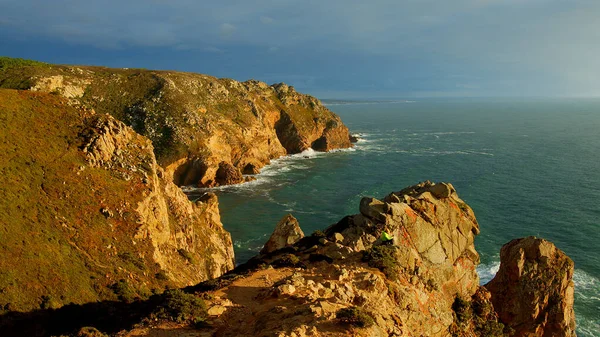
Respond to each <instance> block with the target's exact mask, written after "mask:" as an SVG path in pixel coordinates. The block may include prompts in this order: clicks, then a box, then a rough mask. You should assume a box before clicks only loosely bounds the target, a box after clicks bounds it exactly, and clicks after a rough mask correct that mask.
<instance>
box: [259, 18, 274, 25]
mask: <svg viewBox="0 0 600 337" xmlns="http://www.w3.org/2000/svg"><path fill="white" fill-rule="evenodd" d="M260 22H261V23H264V24H265V25H269V24H272V23H273V22H275V19H273V18H271V17H268V16H261V17H260Z"/></svg>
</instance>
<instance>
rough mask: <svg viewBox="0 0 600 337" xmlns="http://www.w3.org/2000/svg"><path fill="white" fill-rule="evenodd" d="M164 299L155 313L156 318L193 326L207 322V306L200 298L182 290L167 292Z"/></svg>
mask: <svg viewBox="0 0 600 337" xmlns="http://www.w3.org/2000/svg"><path fill="white" fill-rule="evenodd" d="M162 297H163V299H162V301H161V303H160V304H159V305H158V306H157V308H156V310H155V311H154V316H155V317H156V318H160V319H169V320H174V321H176V322H180V323H182V322H191V323H193V324H200V323H201V322H204V321H205V320H206V317H207V312H206V304H205V303H204V301H203V300H202V299H201V298H200V297H198V296H195V295H193V294H188V293H186V292H184V291H182V290H180V289H173V290H167V291H165V292H164V293H163V295H162Z"/></svg>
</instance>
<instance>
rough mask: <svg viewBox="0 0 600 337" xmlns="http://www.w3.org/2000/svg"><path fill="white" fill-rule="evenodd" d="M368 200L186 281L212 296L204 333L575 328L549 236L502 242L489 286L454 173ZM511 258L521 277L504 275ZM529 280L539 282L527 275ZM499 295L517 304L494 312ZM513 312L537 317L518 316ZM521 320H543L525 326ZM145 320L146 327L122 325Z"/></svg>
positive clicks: (565, 278)
mask: <svg viewBox="0 0 600 337" xmlns="http://www.w3.org/2000/svg"><path fill="white" fill-rule="evenodd" d="M359 209H360V213H359V214H356V215H352V216H348V217H345V218H343V219H342V220H341V221H340V222H338V223H337V224H334V225H332V226H330V227H328V228H327V229H326V230H325V231H323V232H316V233H315V234H313V235H312V236H309V237H304V238H302V239H300V240H299V241H298V242H296V243H295V244H293V245H292V246H287V247H284V246H286V245H285V244H283V243H282V244H280V245H278V247H279V248H280V249H278V250H270V251H263V252H261V255H259V256H257V257H255V258H253V259H251V260H250V261H249V262H248V263H247V264H245V265H242V266H239V267H238V268H236V269H235V270H234V271H232V272H230V273H229V274H227V275H226V276H224V277H222V278H220V279H219V280H214V281H209V282H204V283H202V284H200V285H198V286H196V287H191V288H189V289H188V290H189V291H196V292H199V293H204V294H203V295H202V296H203V297H204V298H208V300H207V306H208V315H209V317H208V322H209V326H208V327H207V328H204V329H203V330H201V331H202V333H204V334H206V335H212V336H481V337H483V336H485V337H494V336H497V337H500V336H525V335H526V336H540V337H541V336H571V333H572V331H573V328H574V325H572V324H571V323H572V321H571V319H572V317H573V316H572V304H573V303H572V280H571V277H572V269H569V268H572V264H570V260H568V259H565V257H564V256H563V255H562V254H561V253H559V251H558V250H557V249H555V248H554V246H552V245H551V244H549V243H548V242H546V241H542V240H537V241H535V240H534V241H532V239H523V240H520V241H515V242H517V243H515V242H512V243H510V244H508V245H507V246H506V247H505V248H503V250H502V251H503V253H502V265H503V267H502V268H501V271H500V273H499V275H498V276H497V279H495V280H494V281H493V282H492V283H490V285H488V286H487V287H488V288H489V289H490V291H488V289H487V288H486V287H482V286H479V278H478V276H477V273H476V272H475V267H476V265H477V264H478V262H479V257H478V254H477V252H476V251H475V249H474V245H473V240H474V237H475V235H477V234H478V233H479V226H478V224H477V221H476V219H475V216H474V214H473V211H472V210H471V208H470V207H469V206H468V205H466V204H465V203H464V202H463V201H462V200H461V199H460V198H459V197H458V195H457V194H456V191H455V190H454V188H453V186H452V185H451V184H447V183H438V184H434V183H431V182H424V183H420V184H418V185H415V186H411V187H408V188H406V189H403V190H401V191H399V192H394V193H391V194H389V195H388V196H386V197H385V198H384V199H383V200H378V199H375V198H363V199H362V200H361V202H360V205H359ZM284 220H286V219H285V218H284ZM282 222H283V221H282ZM279 229H280V225H279V226H278V227H277V229H276V232H278V231H279ZM383 231H385V232H387V233H389V234H392V235H393V243H394V244H393V245H389V244H384V243H383V242H381V239H379V237H380V235H381V233H382V232H383ZM274 236H275V237H285V235H283V236H280V235H274ZM511 256H512V257H511ZM511 261H513V262H514V263H512V262H511ZM519 261H520V262H519ZM525 261H527V262H525ZM265 266H269V267H265ZM546 266H551V267H550V268H547V267H546ZM565 268H566V269H565ZM504 269H506V270H510V273H509V274H506V275H512V276H506V277H509V278H511V279H512V281H511V280H510V279H509V280H507V281H506V282H505V281H504V277H505V276H502V275H505V270H504ZM560 270H563V272H562V274H561V272H560ZM526 275H529V276H526ZM525 280H527V281H528V284H529V287H530V288H523V287H524V286H525V283H522V284H519V282H521V281H523V282H524V281H525ZM539 280H544V281H547V282H548V283H543V282H541V281H539ZM515 282H516V283H517V284H515ZM494 284H498V285H501V286H506V287H508V288H510V289H511V290H510V291H506V290H503V291H502V292H501V294H506V295H507V296H509V297H511V298H510V299H505V298H499V297H498V296H499V295H498V292H497V291H496V290H495V288H494V287H493V286H491V285H494ZM569 285H570V286H571V288H569ZM502 289H505V288H502ZM532 289H534V290H533V293H530V292H528V291H531V290H532ZM550 289H554V290H550ZM569 289H571V290H569ZM548 290H549V291H550V292H548V293H547V292H546V291H548ZM555 290H556V291H555ZM544 294H546V295H547V296H550V297H547V298H544ZM521 295H522V296H523V298H521ZM536 296H537V297H536ZM497 301H505V302H506V303H505V304H506V307H507V308H514V309H512V310H511V309H500V310H499V311H498V312H496V310H495V305H496V304H498V305H501V304H500V303H496V302H497ZM533 303H537V304H538V305H539V306H534V305H530V304H533ZM547 304H549V305H547ZM546 309H549V310H550V311H548V310H546ZM502 310H508V312H509V314H508V317H505V316H506V315H507V314H506V313H505V312H503V311H502ZM550 312H551V313H552V315H554V316H552V315H549V313H550ZM515 317H518V318H519V319H523V320H525V321H528V322H529V324H526V325H523V326H518V325H517V326H515V325H514V322H515V320H514V318H515ZM536 318H538V320H537V321H536ZM542 318H543V319H542ZM565 320H566V321H565ZM503 322H504V323H507V326H505V325H504V324H503ZM535 322H537V323H535ZM565 322H566V324H565ZM538 323H540V324H541V326H542V328H538V327H537V325H536V324H538ZM524 326H527V327H534V329H533V330H528V331H527V332H524V330H522V329H521V328H522V327H524ZM511 327H512V328H513V329H514V330H511ZM140 329H148V327H142V328H140ZM158 329H167V330H169V329H174V330H177V326H175V327H174V326H168V325H162V326H159V327H158ZM551 329H555V330H551ZM141 331H148V330H139V329H134V330H132V331H130V332H129V333H128V334H125V336H135V335H136V334H137V333H140V332H141ZM161 331H162V330H161ZM174 333H175V331H174Z"/></svg>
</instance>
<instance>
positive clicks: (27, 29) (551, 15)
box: [0, 0, 600, 99]
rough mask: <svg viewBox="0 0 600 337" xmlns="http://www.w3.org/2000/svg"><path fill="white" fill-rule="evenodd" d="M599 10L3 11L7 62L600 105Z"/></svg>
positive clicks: (407, 2)
mask: <svg viewBox="0 0 600 337" xmlns="http://www.w3.org/2000/svg"><path fill="white" fill-rule="evenodd" d="M599 18H600V1H599V0H393V1H388V0H370V1H367V0H362V1H355V0H319V1H314V0H302V1H296V0H245V1H237V0H236V1H234V0H231V1H228V0H221V1H214V0H213V1H205V0H120V1H115V0H103V1H93V0H88V1H84V0H53V1H42V0H10V1H8V0H0V55H2V56H11V57H22V58H28V59H35V60H40V61H45V62H51V63H60V64H80V65H103V66H110V67H128V68H147V69H167V70H181V71H190V72H199V73H204V74H209V75H213V76H217V77H228V78H234V79H236V80H240V81H244V80H247V79H252V78H253V79H258V80H261V81H265V82H267V83H277V82H286V83H288V84H291V85H294V86H295V87H296V89H297V90H298V91H302V92H307V93H311V94H313V95H316V96H317V97H319V98H339V99H363V98H411V97H472V96H474V97H477V96H484V97H489V96H600V76H598V75H599V74H600V19H599Z"/></svg>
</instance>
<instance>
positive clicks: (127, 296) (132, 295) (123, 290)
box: [111, 279, 138, 302]
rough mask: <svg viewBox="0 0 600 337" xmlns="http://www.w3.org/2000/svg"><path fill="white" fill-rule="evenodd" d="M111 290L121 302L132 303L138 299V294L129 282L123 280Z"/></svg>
mask: <svg viewBox="0 0 600 337" xmlns="http://www.w3.org/2000/svg"><path fill="white" fill-rule="evenodd" d="M111 288H112V290H113V291H114V292H115V295H117V297H118V298H119V300H121V301H125V302H132V301H133V300H135V299H136V298H137V297H138V295H137V293H136V292H135V290H134V289H133V287H132V286H131V285H130V284H129V282H127V280H124V279H121V280H119V282H117V283H115V284H113V285H112V286H111Z"/></svg>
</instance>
